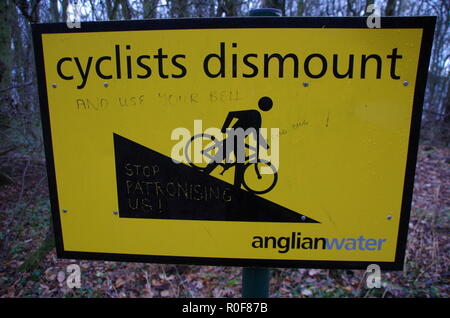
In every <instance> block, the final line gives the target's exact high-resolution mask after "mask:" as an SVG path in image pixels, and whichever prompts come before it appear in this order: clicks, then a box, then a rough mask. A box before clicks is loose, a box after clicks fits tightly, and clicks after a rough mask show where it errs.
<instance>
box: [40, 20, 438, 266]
mask: <svg viewBox="0 0 450 318" xmlns="http://www.w3.org/2000/svg"><path fill="white" fill-rule="evenodd" d="M433 29H434V18H429V17H422V18H387V19H382V20H381V28H379V29H371V28H368V27H367V24H366V20H365V18H320V19H315V18H236V19H183V20H153V21H135V22H130V21H127V22H105V23H81V28H79V29H68V28H67V26H66V25H65V24H40V25H34V26H33V33H34V39H35V53H36V64H37V71H38V78H39V91H40V103H41V111H42V120H43V128H44V139H45V146H46V157H47V163H48V172H49V183H50V190H51V201H52V213H53V221H54V224H55V232H56V238H57V251H58V255H59V256H61V257H69V258H93V259H107V260H131V261H148V262H168V263H194V264H222V265H258V266H289V267H290V266H297V267H331V268H363V267H366V266H367V264H370V263H377V264H380V265H381V266H382V267H384V268H391V269H400V268H401V267H402V262H403V258H404V251H405V244H406V236H407V226H408V219H409V210H410V206H411V197H412V189H413V181H414V166H415V161H416V154H417V144H418V136H419V127H420V117H421V112H422V102H423V95H424V90H425V83H426V75H427V68H428V61H429V56H430V50H431V42H432V37H433Z"/></svg>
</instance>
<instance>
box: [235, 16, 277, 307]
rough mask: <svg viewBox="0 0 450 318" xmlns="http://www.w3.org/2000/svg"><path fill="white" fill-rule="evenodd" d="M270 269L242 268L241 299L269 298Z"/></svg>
mask: <svg viewBox="0 0 450 318" xmlns="http://www.w3.org/2000/svg"><path fill="white" fill-rule="evenodd" d="M249 16H251V17H257V16H276V17H280V16H281V10H278V9H273V8H263V9H253V10H250V12H249ZM269 282H270V269H267V268H256V267H244V268H243V269H242V297H244V298H267V297H269Z"/></svg>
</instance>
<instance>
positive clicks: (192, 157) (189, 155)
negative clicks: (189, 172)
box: [184, 134, 220, 170]
mask: <svg viewBox="0 0 450 318" xmlns="http://www.w3.org/2000/svg"><path fill="white" fill-rule="evenodd" d="M219 151H220V141H218V140H217V138H215V137H214V136H212V135H209V134H198V135H195V136H193V137H192V138H191V139H189V141H188V142H187V143H186V146H185V147H184V156H185V158H186V160H187V162H188V163H189V164H190V165H191V166H192V167H194V168H197V169H199V170H203V169H205V168H206V167H207V166H208V165H209V164H211V163H214V162H215V161H214V160H215V156H217V155H219Z"/></svg>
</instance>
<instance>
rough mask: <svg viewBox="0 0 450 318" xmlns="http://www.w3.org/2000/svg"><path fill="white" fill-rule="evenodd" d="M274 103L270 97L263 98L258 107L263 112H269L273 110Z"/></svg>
mask: <svg viewBox="0 0 450 318" xmlns="http://www.w3.org/2000/svg"><path fill="white" fill-rule="evenodd" d="M272 105H273V102H272V99H271V98H270V97H267V96H265V97H261V98H260V99H259V101H258V107H259V109H261V110H262V111H265V112H266V111H268V110H270V109H271V108H272Z"/></svg>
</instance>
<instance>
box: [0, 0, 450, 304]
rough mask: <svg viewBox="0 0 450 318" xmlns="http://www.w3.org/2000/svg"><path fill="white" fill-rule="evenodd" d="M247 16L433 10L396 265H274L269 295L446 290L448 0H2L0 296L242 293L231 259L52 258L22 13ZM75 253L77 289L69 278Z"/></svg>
mask: <svg viewBox="0 0 450 318" xmlns="http://www.w3.org/2000/svg"><path fill="white" fill-rule="evenodd" d="M75 3H77V5H78V6H79V7H80V8H81V12H80V13H81V21H106V20H129V19H155V18H156V19H164V18H184V17H227V16H246V15H248V12H249V10H251V9H253V8H278V9H280V10H281V11H282V13H283V16H363V15H366V13H365V12H366V8H367V6H368V5H370V4H376V5H377V6H379V7H380V8H381V14H382V15H383V16H420V15H426V16H430V15H432V16H437V25H436V29H435V37H434V43H433V50H432V55H431V63H430V68H429V76H428V83H427V89H426V96H425V103H424V114H423V118H422V130H421V141H420V151H419V160H418V163H417V170H416V182H415V187H414V199H413V210H412V216H411V222H410V229H409V237H408V250H407V258H406V262H405V269H404V271H403V272H391V273H383V275H382V281H383V283H382V288H380V289H367V288H366V287H365V277H366V276H365V275H366V274H365V272H364V271H357V270H316V269H273V270H272V279H271V290H270V295H271V296H272V297H448V296H449V292H450V282H449V255H450V254H449V248H450V242H449V239H448V233H449V212H450V166H449V165H450V148H449V147H450V76H449V75H450V74H449V73H450V19H449V13H450V2H449V1H448V0H415V1H413V0H383V1H374V0H367V1H363V0H309V1H308V0H267V1H266V0H251V1H243V0H190V1H183V0H78V1H69V0H51V1H49V0H0V297H85V296H87V297H239V296H240V288H241V269H240V268H236V267H212V266H178V265H155V264H139V263H122V262H101V261H73V260H59V259H56V256H55V250H54V242H53V236H52V227H51V222H50V204H49V198H48V190H47V180H46V178H47V177H46V170H45V158H44V150H43V141H42V133H41V123H40V113H39V104H38V95H37V85H36V76H35V67H34V56H33V44H32V39H31V30H30V23H39V22H40V23H43V22H65V21H67V20H68V18H69V19H71V18H73V12H74V5H75ZM71 263H76V264H79V265H80V267H81V270H82V278H81V280H82V288H80V289H69V288H67V285H66V284H65V277H66V275H65V269H66V266H67V265H68V264H71Z"/></svg>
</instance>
